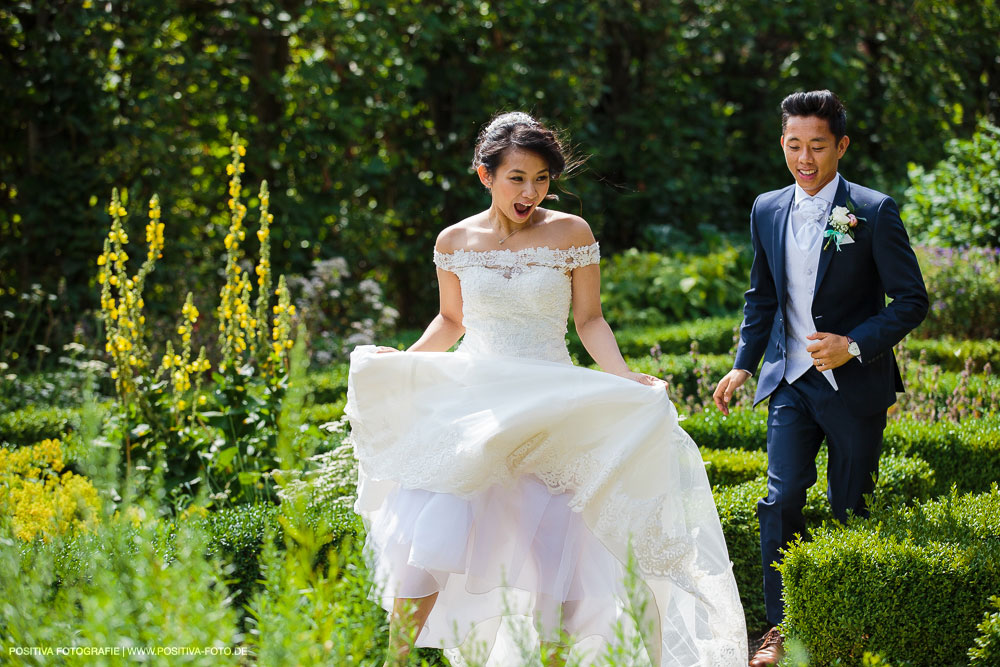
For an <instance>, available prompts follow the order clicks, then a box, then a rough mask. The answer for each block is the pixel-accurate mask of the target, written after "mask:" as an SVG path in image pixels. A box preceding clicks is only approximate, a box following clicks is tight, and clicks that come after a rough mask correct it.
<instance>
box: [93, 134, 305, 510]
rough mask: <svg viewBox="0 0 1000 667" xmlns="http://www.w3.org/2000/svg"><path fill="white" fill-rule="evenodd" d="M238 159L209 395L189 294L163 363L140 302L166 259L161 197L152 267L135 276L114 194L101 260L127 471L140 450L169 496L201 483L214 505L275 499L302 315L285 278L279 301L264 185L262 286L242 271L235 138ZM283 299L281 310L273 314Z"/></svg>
mask: <svg viewBox="0 0 1000 667" xmlns="http://www.w3.org/2000/svg"><path fill="white" fill-rule="evenodd" d="M230 155H231V160H230V162H229V164H227V166H226V172H227V174H228V176H229V184H228V195H229V196H228V198H227V202H226V204H227V209H228V213H229V215H228V228H227V229H226V234H225V236H224V238H223V246H224V251H225V269H224V278H225V279H224V282H223V285H222V287H221V289H220V291H219V305H218V307H217V308H216V310H215V315H216V320H217V331H218V350H217V359H218V361H217V364H216V368H215V372H213V373H211V376H210V378H211V380H210V385H208V386H206V384H205V383H206V381H207V380H208V377H209V376H208V371H210V370H212V366H213V364H212V362H211V361H210V360H209V353H208V352H207V351H206V349H205V347H204V346H202V347H201V348H200V350H199V351H198V354H197V355H194V352H193V349H192V335H193V334H194V333H195V332H196V331H197V330H198V329H199V319H200V313H199V310H198V307H197V306H196V305H195V299H194V295H192V294H191V293H188V295H187V298H186V299H185V301H184V305H183V306H182V308H181V313H180V317H179V319H178V322H177V325H176V327H175V328H174V329H173V334H175V335H176V338H175V337H169V338H168V339H167V340H165V341H163V343H162V345H163V348H162V349H163V354H162V356H160V357H159V358H158V363H156V362H154V354H153V351H152V350H153V343H152V342H151V340H150V335H149V332H148V331H147V330H146V327H145V323H146V319H145V316H144V315H143V308H144V306H145V303H144V301H143V296H142V290H143V287H144V285H145V282H146V278H147V276H148V275H149V274H150V273H151V272H152V271H153V269H154V267H155V264H156V260H157V259H158V258H159V257H160V256H161V255H162V251H163V248H164V237H163V230H164V225H163V223H162V222H161V221H160V218H161V212H160V204H159V199H158V198H157V197H156V196H155V195H154V197H153V198H152V199H151V200H150V205H149V211H150V212H149V223H148V224H147V226H146V241H147V246H148V248H147V252H146V258H145V261H144V262H143V264H142V266H141V267H140V269H139V270H138V272H137V273H136V274H135V275H129V273H128V264H127V263H128V259H129V257H128V254H127V244H128V234H127V232H126V231H125V224H124V221H125V219H126V216H127V210H126V204H127V202H126V201H125V197H119V193H118V191H117V190H115V191H114V192H113V193H112V199H111V205H110V207H109V213H110V215H111V230H110V232H109V234H108V238H107V239H106V240H105V244H104V252H102V253H101V255H100V256H99V257H98V259H97V266H98V274H97V281H98V284H99V285H100V286H101V318H102V321H103V323H104V325H105V334H106V339H107V343H106V346H105V350H106V351H107V353H108V355H109V356H110V357H111V360H112V377H113V378H114V380H115V383H116V384H115V386H116V389H117V393H118V398H119V404H120V406H121V408H122V414H123V416H124V421H123V424H122V426H123V428H122V429H121V431H122V435H123V439H124V441H125V445H126V457H125V459H126V466H127V467H128V468H129V469H130V468H131V466H132V463H133V462H132V453H133V449H134V448H135V447H136V446H140V447H139V449H140V451H141V452H142V455H143V457H144V458H147V459H157V460H159V461H160V462H161V465H163V466H164V468H165V470H164V472H165V473H166V481H167V483H168V487H171V488H175V489H176V488H178V487H183V488H186V491H188V492H193V491H194V489H193V488H192V487H193V483H192V480H203V481H205V482H206V483H208V484H209V485H210V488H211V490H212V492H213V498H214V499H215V500H216V501H217V502H221V501H224V500H230V501H235V500H249V499H258V498H259V497H260V496H261V495H269V494H270V488H269V487H270V478H269V476H268V475H266V474H265V473H267V472H269V471H270V470H271V469H272V468H274V467H276V463H277V459H276V455H275V454H274V452H275V439H276V433H277V429H278V415H279V413H280V405H281V400H282V397H283V395H284V392H285V389H286V386H287V368H288V354H289V351H290V350H291V348H292V346H293V336H292V318H293V317H294V315H295V307H294V306H293V305H291V299H290V296H289V294H288V288H287V286H286V284H285V279H284V276H281V277H279V280H278V289H277V290H274V291H273V292H272V289H271V286H272V274H271V263H270V262H271V260H270V242H271V223H272V222H273V221H274V216H273V214H272V213H271V212H270V194H269V192H268V189H267V183H266V182H263V183H262V184H261V187H260V191H259V194H258V201H259V218H260V225H259V227H258V229H257V232H256V238H257V240H258V242H259V243H260V254H259V258H258V260H257V263H256V266H255V269H254V272H255V274H256V280H255V281H252V280H251V279H250V276H249V275H248V272H247V271H246V270H244V269H243V268H242V263H243V261H244V260H245V259H246V252H245V250H244V243H245V241H246V240H247V236H248V234H247V228H246V219H247V212H248V209H247V205H246V204H244V203H243V200H242V195H243V183H242V174H244V173H245V171H246V167H245V164H244V162H243V158H244V157H245V155H246V148H245V147H244V146H243V145H242V144H241V143H240V140H239V136H238V135H236V134H234V135H233V138H232V144H231V146H230ZM274 297H277V299H276V301H277V303H276V304H275V305H273V306H272V301H273V300H274Z"/></svg>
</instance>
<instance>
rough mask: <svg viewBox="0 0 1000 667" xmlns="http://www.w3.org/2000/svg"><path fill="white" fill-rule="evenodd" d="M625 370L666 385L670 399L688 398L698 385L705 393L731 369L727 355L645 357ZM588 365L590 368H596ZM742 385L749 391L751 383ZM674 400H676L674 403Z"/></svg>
mask: <svg viewBox="0 0 1000 667" xmlns="http://www.w3.org/2000/svg"><path fill="white" fill-rule="evenodd" d="M628 364H629V368H631V369H632V370H633V371H638V372H640V373H650V374H652V375H656V376H657V377H662V378H664V379H666V380H668V381H669V382H670V387H671V388H670V395H671V396H672V397H677V396H689V395H691V394H696V393H698V389H699V385H700V387H701V388H702V389H705V388H706V387H708V386H709V385H710V386H711V387H713V388H714V387H715V384H716V383H717V382H718V381H719V380H720V379H721V378H722V376H723V375H725V374H726V373H728V372H729V371H730V370H732V368H733V358H732V356H731V355H728V354H699V355H697V356H692V355H691V354H673V355H671V354H664V355H661V356H659V357H653V356H650V355H646V356H643V357H633V358H630V359H629V360H628ZM596 367H597V366H596V365H595V364H591V366H590V368H596ZM752 382H753V380H752V379H751V381H750V383H748V384H747V385H745V388H746V389H751V388H752V387H753V386H755V385H752V384H751V383H752ZM675 400H676V399H675Z"/></svg>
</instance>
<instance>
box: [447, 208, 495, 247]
mask: <svg viewBox="0 0 1000 667" xmlns="http://www.w3.org/2000/svg"><path fill="white" fill-rule="evenodd" d="M488 228H489V223H488V221H487V219H486V215H485V213H477V214H476V215H473V216H470V217H468V218H466V219H465V220H462V221H460V222H456V223H455V224H454V225H451V226H449V227H445V228H444V229H442V230H441V233H440V234H438V237H437V241H436V242H435V243H434V249H435V250H437V251H438V252H441V253H446V254H447V253H452V252H455V251H456V250H463V249H467V248H469V247H470V246H471V245H472V241H473V239H475V238H476V236H478V235H480V234H482V233H483V230H484V229H488Z"/></svg>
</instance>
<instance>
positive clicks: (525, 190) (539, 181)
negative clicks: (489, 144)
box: [480, 148, 549, 225]
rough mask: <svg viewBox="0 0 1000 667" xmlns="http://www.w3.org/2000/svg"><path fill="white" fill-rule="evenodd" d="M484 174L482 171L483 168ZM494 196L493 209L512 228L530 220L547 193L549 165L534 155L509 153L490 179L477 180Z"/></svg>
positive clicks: (524, 152) (512, 149)
mask: <svg viewBox="0 0 1000 667" xmlns="http://www.w3.org/2000/svg"><path fill="white" fill-rule="evenodd" d="M481 169H483V170H484V171H485V167H482V168H481ZM484 177H485V179H484V182H485V183H486V184H487V186H488V187H489V188H490V191H491V192H492V193H493V208H495V209H496V210H497V212H498V213H500V214H501V215H503V216H505V217H506V218H507V219H508V220H510V221H511V222H513V223H514V224H518V225H520V224H524V223H526V222H528V221H529V220H531V214H532V213H534V212H535V208H536V207H537V206H538V205H539V204H540V203H541V202H542V201H544V199H545V195H547V194H548V192H549V165H548V163H547V162H545V160H543V159H542V158H541V157H540V156H539V155H538V154H537V153H532V152H531V151H525V150H521V149H519V148H511V149H508V150H507V151H506V152H505V153H504V155H503V160H501V162H500V166H499V167H497V169H496V172H495V173H493V174H492V175H490V174H486V173H482V172H481V173H480V178H484Z"/></svg>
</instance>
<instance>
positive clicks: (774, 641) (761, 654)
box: [750, 627, 785, 667]
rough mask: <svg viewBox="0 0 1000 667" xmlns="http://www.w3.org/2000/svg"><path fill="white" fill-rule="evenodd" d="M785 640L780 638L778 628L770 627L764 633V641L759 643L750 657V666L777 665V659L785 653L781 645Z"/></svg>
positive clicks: (765, 666)
mask: <svg viewBox="0 0 1000 667" xmlns="http://www.w3.org/2000/svg"><path fill="white" fill-rule="evenodd" d="M784 643H785V640H784V639H782V638H781V633H780V632H778V628H776V627H775V628H771V629H770V630H768V631H767V634H766V635H764V643H763V644H761V645H760V648H759V649H757V652H756V653H754V654H753V657H752V658H750V667H767V666H768V665H777V664H778V661H779V660H781V658H782V657H783V656H784V655H785V651H784V649H783V645H784Z"/></svg>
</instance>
